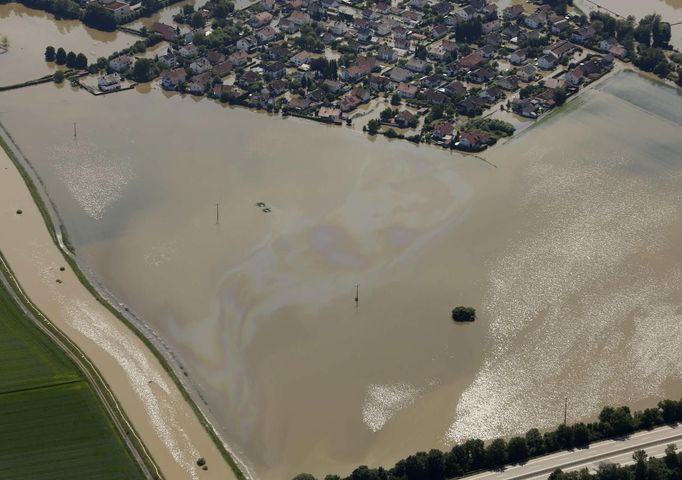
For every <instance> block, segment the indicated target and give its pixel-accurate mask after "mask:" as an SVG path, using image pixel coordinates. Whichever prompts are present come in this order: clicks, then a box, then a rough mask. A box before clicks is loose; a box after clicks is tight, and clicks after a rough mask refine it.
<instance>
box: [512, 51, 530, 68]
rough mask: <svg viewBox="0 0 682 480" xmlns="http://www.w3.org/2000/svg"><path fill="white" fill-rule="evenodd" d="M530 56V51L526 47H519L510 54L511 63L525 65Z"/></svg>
mask: <svg viewBox="0 0 682 480" xmlns="http://www.w3.org/2000/svg"><path fill="white" fill-rule="evenodd" d="M527 58H528V51H527V50H526V49H525V48H519V49H518V50H515V51H513V52H512V53H511V55H509V63H511V64H512V65H523V64H524V63H526V59H527Z"/></svg>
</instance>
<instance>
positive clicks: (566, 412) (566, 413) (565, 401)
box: [564, 397, 568, 426]
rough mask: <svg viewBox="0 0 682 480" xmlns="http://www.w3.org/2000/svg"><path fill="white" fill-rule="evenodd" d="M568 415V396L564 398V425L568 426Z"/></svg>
mask: <svg viewBox="0 0 682 480" xmlns="http://www.w3.org/2000/svg"><path fill="white" fill-rule="evenodd" d="M567 415H568V397H566V398H565V399H564V426H566V417H567Z"/></svg>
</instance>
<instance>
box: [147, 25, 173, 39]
mask: <svg viewBox="0 0 682 480" xmlns="http://www.w3.org/2000/svg"><path fill="white" fill-rule="evenodd" d="M151 30H152V32H154V33H157V34H159V35H161V38H163V39H164V40H166V41H167V42H172V41H173V40H175V39H176V38H177V37H178V29H177V28H173V27H172V26H171V25H167V24H165V23H161V22H154V23H153V24H152V28H151Z"/></svg>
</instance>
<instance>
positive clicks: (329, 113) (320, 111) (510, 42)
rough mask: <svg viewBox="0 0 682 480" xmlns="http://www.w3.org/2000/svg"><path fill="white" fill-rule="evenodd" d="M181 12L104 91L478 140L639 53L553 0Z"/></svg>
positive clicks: (215, 2)
mask: <svg viewBox="0 0 682 480" xmlns="http://www.w3.org/2000/svg"><path fill="white" fill-rule="evenodd" d="M103 1H104V2H105V7H107V6H109V8H111V7H110V6H111V5H112V3H113V4H115V3H116V2H117V0H114V2H111V1H110V0H103ZM173 20H174V22H173V24H168V23H160V22H156V23H154V24H153V25H152V26H151V28H142V29H140V30H139V31H138V32H137V33H138V34H139V35H141V36H142V37H144V40H142V41H140V42H138V43H137V44H136V45H135V46H133V47H131V49H129V51H127V52H124V53H122V52H116V53H115V54H114V55H112V57H110V58H109V59H107V62H106V70H107V74H105V75H102V76H101V77H100V78H99V80H98V86H99V89H100V90H101V91H105V92H112V91H116V90H118V89H120V88H121V86H122V83H125V82H124V79H125V78H128V79H134V80H138V81H149V80H153V81H154V82H157V83H158V85H160V86H161V88H163V89H164V90H167V91H177V92H182V93H187V94H191V95H197V96H209V97H212V98H215V99H217V100H219V101H220V102H225V103H230V104H234V105H243V106H246V107H250V108H254V109H262V110H267V111H269V112H277V113H281V114H282V115H285V116H297V117H302V118H306V119H311V120H315V121H319V122H324V123H331V124H348V125H352V124H356V123H358V122H362V128H363V130H365V131H367V132H368V133H369V134H371V135H375V134H383V135H386V136H388V137H392V138H405V139H407V140H410V141H413V142H415V143H422V142H426V143H433V144H437V145H440V146H442V147H445V148H456V149H460V150H465V151H480V150H483V149H485V148H486V147H487V146H489V145H492V144H494V143H495V142H496V141H497V140H498V139H499V138H501V137H505V136H510V135H512V134H513V133H514V131H515V129H516V126H517V125H519V124H522V123H524V121H523V119H531V120H532V119H537V118H539V117H540V116H542V115H543V113H545V112H548V111H551V110H552V109H554V108H555V107H557V106H560V105H562V104H563V103H564V102H565V101H566V100H567V99H568V98H569V97H571V96H572V95H574V94H575V93H576V92H577V91H578V90H579V89H580V88H581V87H584V86H585V85H587V84H589V83H591V82H593V81H595V80H597V79H599V78H600V77H602V76H604V75H605V74H606V73H608V72H610V71H611V70H612V69H613V68H614V65H616V64H617V63H619V62H623V61H625V62H627V61H629V56H630V54H631V52H630V50H629V49H628V48H626V46H624V45H622V44H621V43H620V42H619V41H618V40H616V39H615V38H614V34H613V32H612V30H610V29H608V28H604V27H603V24H604V23H605V22H603V21H601V20H602V19H601V17H600V19H599V25H592V24H591V22H590V19H589V18H587V17H586V16H585V15H582V14H581V12H579V11H575V10H573V9H572V7H570V6H568V7H567V5H566V3H565V2H564V1H551V0H545V1H543V0H537V1H536V2H534V3H525V4H513V5H511V6H509V7H507V8H504V9H501V10H500V9H498V7H497V5H496V4H494V3H491V2H489V1H488V0H457V1H454V2H450V1H440V2H437V1H436V0H403V1H401V2H400V3H395V2H394V3H384V2H383V1H378V2H376V3H373V2H367V3H365V2H359V1H358V2H355V3H353V2H352V1H351V0H260V1H258V2H257V3H251V4H247V5H246V6H245V7H244V8H235V6H234V4H232V3H231V2H228V1H227V0H210V1H209V2H207V3H206V4H205V5H203V7H201V8H200V9H198V10H196V11H195V10H194V8H193V7H192V6H185V7H183V8H182V10H181V11H180V12H179V13H178V14H177V15H175V16H174V17H173ZM595 27H597V28H595ZM630 48H632V46H630ZM100 63H101V62H100Z"/></svg>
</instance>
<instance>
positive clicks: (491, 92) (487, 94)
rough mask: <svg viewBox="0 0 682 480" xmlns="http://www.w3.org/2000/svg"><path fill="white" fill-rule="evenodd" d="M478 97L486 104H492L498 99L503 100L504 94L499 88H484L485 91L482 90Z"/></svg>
mask: <svg viewBox="0 0 682 480" xmlns="http://www.w3.org/2000/svg"><path fill="white" fill-rule="evenodd" d="M478 96H479V97H481V98H482V99H483V100H485V101H486V102H488V103H491V104H492V103H495V102H496V101H498V100H499V99H501V98H504V92H503V91H502V89H501V88H499V87H490V88H486V89H485V90H482V91H481V92H480V93H479V94H478Z"/></svg>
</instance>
